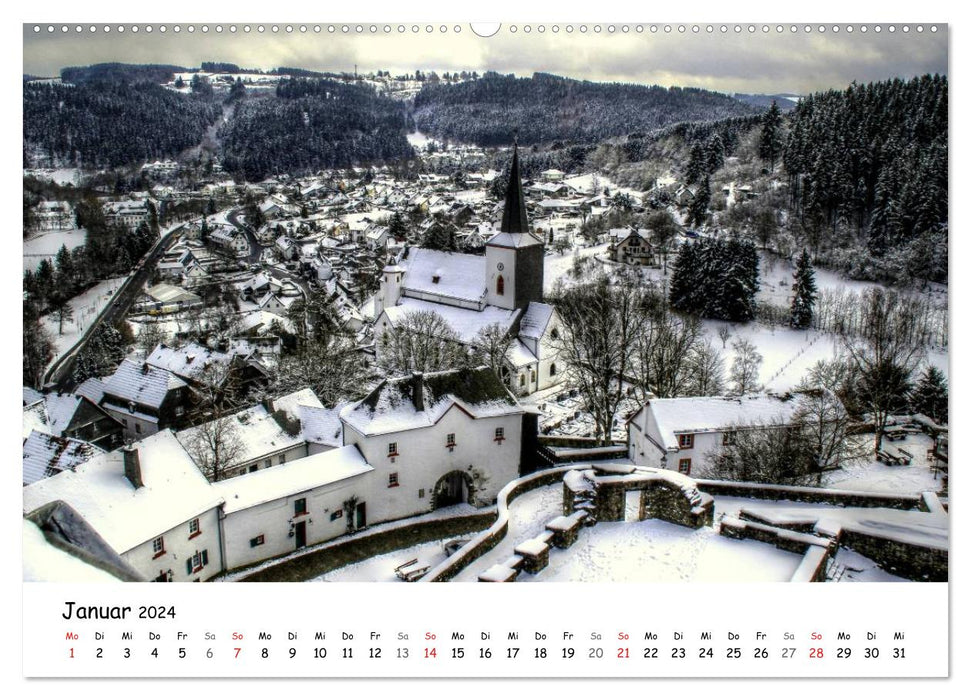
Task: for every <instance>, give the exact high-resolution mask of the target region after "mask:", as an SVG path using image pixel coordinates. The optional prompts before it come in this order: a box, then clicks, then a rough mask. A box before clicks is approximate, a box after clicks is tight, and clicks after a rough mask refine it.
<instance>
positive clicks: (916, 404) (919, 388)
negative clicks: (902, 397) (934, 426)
mask: <svg viewBox="0 0 971 700" xmlns="http://www.w3.org/2000/svg"><path fill="white" fill-rule="evenodd" d="M947 403H948V400H947V380H946V379H945V378H944V373H943V372H941V370H939V369H937V367H934V366H933V365H927V369H925V370H924V373H923V374H922V375H921V377H920V379H919V380H917V385H916V386H915V387H914V390H913V391H912V392H911V394H910V405H911V410H912V411H914V413H923V414H924V415H925V416H927V417H928V418H930V419H932V420H934V421H936V422H938V423H943V424H945V425H946V424H947Z"/></svg>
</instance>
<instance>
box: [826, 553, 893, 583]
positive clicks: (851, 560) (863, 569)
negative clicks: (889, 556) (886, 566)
mask: <svg viewBox="0 0 971 700" xmlns="http://www.w3.org/2000/svg"><path fill="white" fill-rule="evenodd" d="M833 561H834V562H835V563H836V566H838V567H842V568H843V569H844V571H843V575H842V577H840V579H839V580H840V582H844V581H845V582H848V583H854V582H861V583H886V582H899V581H909V579H906V578H900V577H899V576H894V575H893V574H891V573H889V572H887V571H884V570H883V569H881V568H880V565H879V564H877V563H876V562H875V561H873V560H872V559H869V558H867V557H865V556H863V555H862V554H858V553H857V552H854V551H853V550H852V549H846V548H844V547H840V548H839V549H838V550H837V551H836V556H835V557H833Z"/></svg>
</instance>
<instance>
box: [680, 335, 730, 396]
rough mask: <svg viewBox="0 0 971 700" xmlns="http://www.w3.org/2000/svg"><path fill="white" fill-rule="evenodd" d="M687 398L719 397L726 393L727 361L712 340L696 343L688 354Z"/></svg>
mask: <svg viewBox="0 0 971 700" xmlns="http://www.w3.org/2000/svg"><path fill="white" fill-rule="evenodd" d="M687 369H688V380H689V381H688V386H687V388H686V389H685V395H686V396H719V395H721V394H723V393H724V392H725V360H724V358H723V357H722V354H721V351H720V350H719V349H718V348H716V347H715V345H714V343H712V342H711V341H710V340H701V341H699V342H698V343H695V345H694V347H692V349H691V352H690V353H689V354H688V366H687Z"/></svg>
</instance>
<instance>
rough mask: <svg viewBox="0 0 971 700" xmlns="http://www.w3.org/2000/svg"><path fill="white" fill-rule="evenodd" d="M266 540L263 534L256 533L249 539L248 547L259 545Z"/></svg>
mask: <svg viewBox="0 0 971 700" xmlns="http://www.w3.org/2000/svg"><path fill="white" fill-rule="evenodd" d="M264 542H266V538H265V537H264V536H263V535H257V536H256V537H254V538H253V539H251V540H250V541H249V546H250V547H259V546H260V545H261V544H263V543H264Z"/></svg>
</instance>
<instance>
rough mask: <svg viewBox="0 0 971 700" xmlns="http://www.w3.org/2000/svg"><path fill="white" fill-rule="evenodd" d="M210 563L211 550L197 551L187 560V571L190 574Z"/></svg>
mask: <svg viewBox="0 0 971 700" xmlns="http://www.w3.org/2000/svg"><path fill="white" fill-rule="evenodd" d="M208 563H209V550H208V549H204V550H202V551H201V552H196V553H195V554H193V555H192V556H191V557H189V558H188V559H186V560H185V572H186V574H188V575H190V576H191V575H192V574H194V573H197V572H199V571H202V568H203V567H204V566H205V565H206V564H208Z"/></svg>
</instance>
